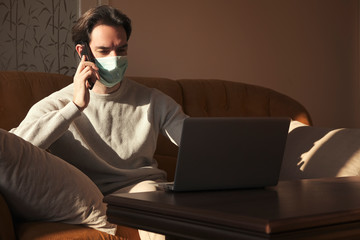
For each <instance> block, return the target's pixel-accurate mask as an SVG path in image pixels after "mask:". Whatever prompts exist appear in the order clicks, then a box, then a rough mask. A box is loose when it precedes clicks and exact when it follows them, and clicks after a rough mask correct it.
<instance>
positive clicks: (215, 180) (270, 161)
mask: <svg viewBox="0 0 360 240" xmlns="http://www.w3.org/2000/svg"><path fill="white" fill-rule="evenodd" d="M289 124H290V119H289V118H268V117H266V118H262V117H261V118H260V117H259V118H249V117H246V118H239V117H236V118H217V117H215V118H192V117H190V118H187V119H186V120H185V121H184V125H183V129H182V137H181V142H180V147H179V153H178V159H177V165H176V171H175V178H174V182H167V183H157V184H156V186H157V187H158V188H160V189H164V190H170V191H178V192H181V191H203V190H225V189H244V188H263V187H268V186H274V185H277V183H278V180H279V174H280V168H281V163H282V159H283V155H284V150H285V144H286V139H287V135H288V129H289Z"/></svg>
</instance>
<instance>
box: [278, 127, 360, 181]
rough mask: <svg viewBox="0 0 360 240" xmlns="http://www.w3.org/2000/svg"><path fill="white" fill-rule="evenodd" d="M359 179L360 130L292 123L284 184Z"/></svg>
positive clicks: (287, 146) (284, 162)
mask: <svg viewBox="0 0 360 240" xmlns="http://www.w3.org/2000/svg"><path fill="white" fill-rule="evenodd" d="M359 175H360V129H349V128H339V129H331V128H320V127H310V126H306V125H304V124H302V123H299V122H296V121H293V122H292V123H291V126H290V131H289V136H288V139H287V143H286V149H285V153H284V160H283V164H282V169H281V172H280V179H281V180H292V179H301V178H323V177H345V176H359Z"/></svg>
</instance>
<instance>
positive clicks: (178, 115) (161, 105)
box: [154, 92, 188, 146]
mask: <svg viewBox="0 0 360 240" xmlns="http://www.w3.org/2000/svg"><path fill="white" fill-rule="evenodd" d="M155 96H156V97H155V99H156V102H155V104H154V106H155V111H154V112H155V115H157V117H156V118H157V119H158V120H159V122H160V131H161V133H162V134H163V135H164V136H166V137H168V138H169V139H170V141H171V142H173V143H174V144H175V145H177V146H179V145H180V140H181V133H182V127H183V122H184V120H185V119H186V118H188V116H187V115H186V114H185V113H184V112H183V110H182V107H181V105H179V104H178V103H176V102H175V100H174V99H172V98H171V97H169V96H167V95H165V94H162V93H160V92H157V94H155Z"/></svg>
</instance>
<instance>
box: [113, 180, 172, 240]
mask: <svg viewBox="0 0 360 240" xmlns="http://www.w3.org/2000/svg"><path fill="white" fill-rule="evenodd" d="M154 183H155V181H151V180H147V181H143V182H139V183H138V184H135V185H132V186H129V187H126V188H123V189H120V190H119V191H116V192H117V193H120V192H121V193H127V192H129V193H136V192H152V191H156V187H155V185H154ZM139 236H140V239H141V240H165V239H166V238H165V236H164V235H162V234H158V233H153V232H148V231H144V230H140V229H139Z"/></svg>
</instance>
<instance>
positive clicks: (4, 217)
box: [0, 194, 15, 240]
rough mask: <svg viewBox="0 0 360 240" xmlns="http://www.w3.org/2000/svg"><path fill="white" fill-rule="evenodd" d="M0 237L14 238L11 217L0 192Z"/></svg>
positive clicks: (10, 239)
mask: <svg viewBox="0 0 360 240" xmlns="http://www.w3.org/2000/svg"><path fill="white" fill-rule="evenodd" d="M0 216H1V217H0V239H9V240H12V239H14V240H15V233H14V225H13V219H12V216H11V213H10V210H9V207H8V205H7V203H6V201H5V199H4V197H3V196H2V195H1V194H0Z"/></svg>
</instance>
